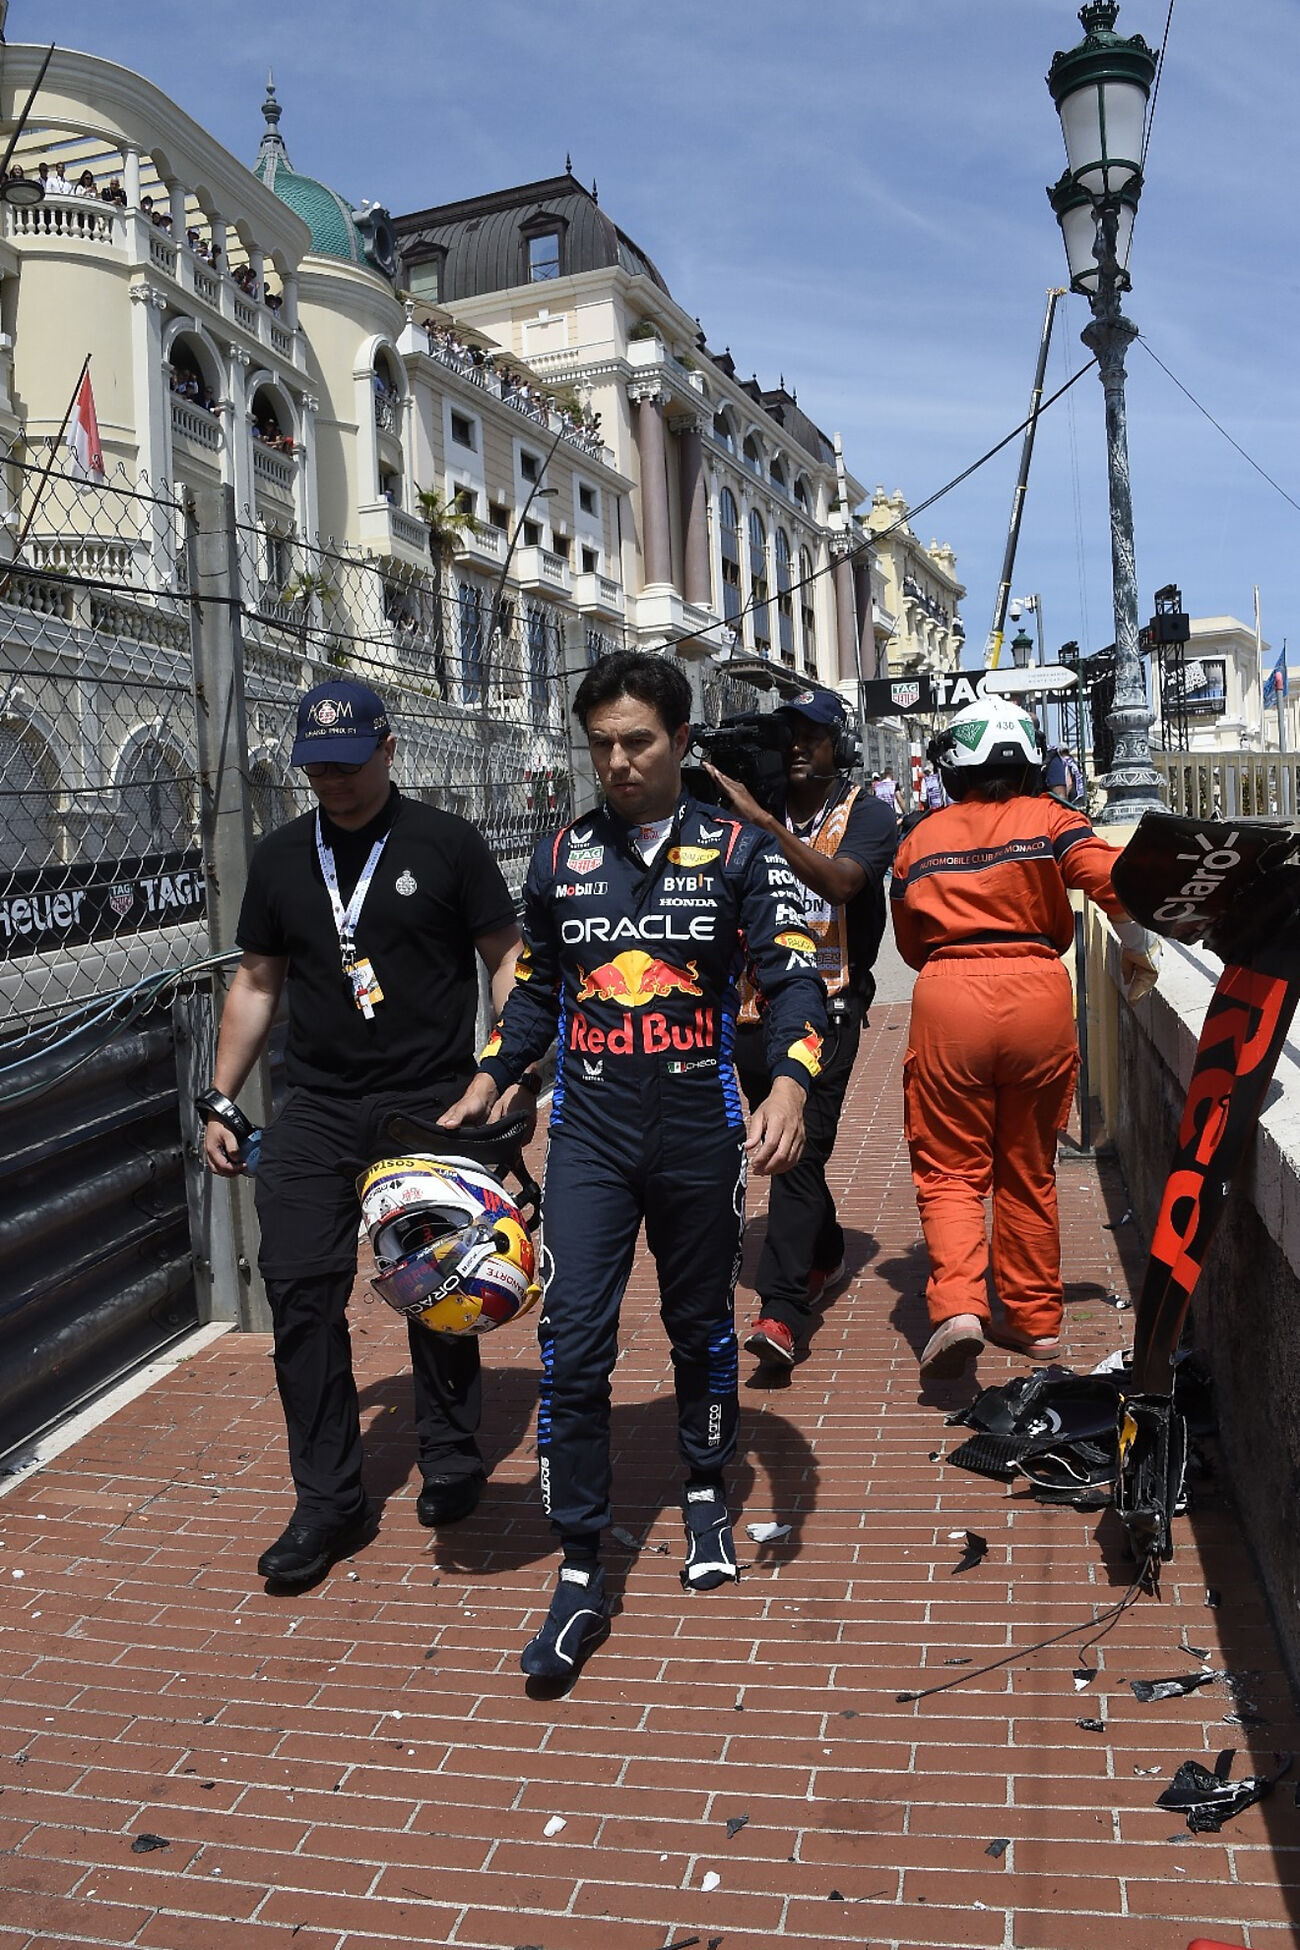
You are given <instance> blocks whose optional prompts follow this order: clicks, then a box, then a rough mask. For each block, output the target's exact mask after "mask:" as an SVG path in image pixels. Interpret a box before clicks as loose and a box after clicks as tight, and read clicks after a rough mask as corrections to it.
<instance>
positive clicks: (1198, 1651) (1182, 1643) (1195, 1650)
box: [1178, 1630, 1210, 1659]
mask: <svg viewBox="0 0 1300 1950" xmlns="http://www.w3.org/2000/svg"><path fill="white" fill-rule="evenodd" d="M1178 1645H1179V1650H1180V1651H1182V1652H1185V1653H1186V1654H1187V1656H1188V1658H1189V1659H1208V1658H1209V1656H1210V1648H1209V1646H1208V1645H1189V1644H1188V1643H1187V1632H1186V1630H1184V1632H1183V1636H1182V1638H1181V1639H1180V1640H1179V1641H1178Z"/></svg>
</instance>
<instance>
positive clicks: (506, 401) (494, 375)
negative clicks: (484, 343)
mask: <svg viewBox="0 0 1300 1950" xmlns="http://www.w3.org/2000/svg"><path fill="white" fill-rule="evenodd" d="M429 356H430V358H433V359H436V360H437V361H438V363H439V364H440V365H443V366H446V368H447V370H448V371H449V372H454V373H456V374H458V375H459V377H460V378H461V379H467V380H468V381H469V383H470V385H471V386H478V387H480V388H481V389H482V391H483V392H485V393H490V394H491V395H492V397H493V399H499V400H500V401H501V403H502V405H503V406H508V407H510V408H512V410H513V411H514V412H516V413H520V414H522V415H523V417H524V418H525V419H526V420H531V421H532V422H533V425H534V426H537V427H544V428H545V429H546V431H547V432H548V433H558V434H559V435H560V437H561V439H562V440H565V441H567V442H568V444H569V445H570V446H572V447H576V448H577V449H578V452H579V453H582V454H586V455H587V456H588V457H589V458H590V459H592V460H602V461H603V460H604V458H605V443H604V441H603V440H602V439H601V438H600V435H599V434H598V433H595V432H593V431H592V430H591V429H590V428H589V427H581V426H577V425H575V424H573V423H572V422H570V421H567V420H566V418H565V416H564V415H562V414H561V413H559V412H557V411H556V410H555V408H553V407H550V406H547V405H546V404H545V403H544V401H541V400H537V399H534V398H533V397H532V396H531V394H530V393H529V392H528V391H527V390H526V389H525V388H524V387H522V386H521V385H520V384H518V382H516V381H513V380H511V379H508V378H506V377H505V376H504V375H503V374H502V373H500V372H499V371H498V370H497V369H496V367H495V366H491V365H488V364H486V363H485V362H483V361H482V360H476V359H475V358H474V357H473V355H472V354H471V352H470V351H469V349H468V347H467V348H466V349H465V351H464V352H463V353H458V352H456V351H455V350H454V349H453V348H452V347H451V346H449V345H444V344H443V343H442V342H441V340H439V339H437V338H436V337H434V336H433V335H432V334H431V335H430V338H429Z"/></svg>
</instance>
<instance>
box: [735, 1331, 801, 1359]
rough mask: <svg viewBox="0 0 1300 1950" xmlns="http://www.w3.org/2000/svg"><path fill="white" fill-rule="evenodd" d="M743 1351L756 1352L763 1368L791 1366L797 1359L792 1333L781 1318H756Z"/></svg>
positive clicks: (747, 1352)
mask: <svg viewBox="0 0 1300 1950" xmlns="http://www.w3.org/2000/svg"><path fill="white" fill-rule="evenodd" d="M745 1352H746V1354H756V1355H757V1356H758V1358H759V1360H760V1361H761V1362H762V1364H763V1366H764V1367H765V1368H792V1367H793V1366H794V1364H795V1361H796V1360H797V1359H798V1355H797V1351H796V1349H795V1344H794V1335H793V1334H792V1333H791V1332H790V1329H789V1328H788V1327H787V1326H786V1324H785V1322H784V1321H782V1320H762V1319H760V1320H756V1321H755V1322H754V1325H753V1327H752V1328H751V1329H750V1332H749V1337H748V1339H747V1340H746V1342H745Z"/></svg>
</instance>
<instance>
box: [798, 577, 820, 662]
mask: <svg viewBox="0 0 1300 1950" xmlns="http://www.w3.org/2000/svg"><path fill="white" fill-rule="evenodd" d="M816 588H817V585H816V583H815V582H814V581H813V561H812V556H811V555H810V554H809V553H808V550H807V549H806V548H801V549H800V551H799V625H800V628H799V634H800V637H801V638H802V648H803V667H804V669H805V671H807V672H808V673H809V675H810V676H816V674H817V605H816V600H815V592H816Z"/></svg>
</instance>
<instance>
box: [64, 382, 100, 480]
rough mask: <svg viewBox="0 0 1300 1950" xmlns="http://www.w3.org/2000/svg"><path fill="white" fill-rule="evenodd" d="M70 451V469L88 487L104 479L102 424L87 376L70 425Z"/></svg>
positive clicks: (73, 410) (78, 396)
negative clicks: (100, 426)
mask: <svg viewBox="0 0 1300 1950" xmlns="http://www.w3.org/2000/svg"><path fill="white" fill-rule="evenodd" d="M68 451H69V453H70V454H71V456H72V460H71V469H72V473H73V475H74V476H75V477H76V479H77V480H78V481H81V482H83V483H84V484H86V485H87V486H89V485H90V484H91V483H100V482H102V481H103V480H104V479H105V474H104V452H103V449H102V447H101V446H100V444H99V420H98V418H97V417H96V414H95V395H94V392H93V390H92V388H91V384H90V374H89V372H87V373H86V374H85V375H84V377H83V379H82V381H81V384H80V386H79V387H78V388H77V400H76V404H75V406H74V407H73V409H72V418H71V420H70V421H69V422H68Z"/></svg>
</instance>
